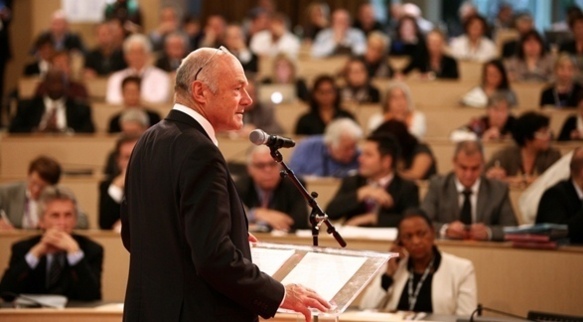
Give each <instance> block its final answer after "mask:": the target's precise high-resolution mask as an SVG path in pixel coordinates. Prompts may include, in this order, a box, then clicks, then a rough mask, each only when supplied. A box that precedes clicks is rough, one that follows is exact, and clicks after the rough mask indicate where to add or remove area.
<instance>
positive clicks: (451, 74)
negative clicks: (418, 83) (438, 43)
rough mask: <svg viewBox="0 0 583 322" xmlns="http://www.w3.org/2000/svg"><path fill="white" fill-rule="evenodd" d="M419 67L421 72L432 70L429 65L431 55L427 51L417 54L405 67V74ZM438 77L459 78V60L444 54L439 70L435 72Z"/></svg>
mask: <svg viewBox="0 0 583 322" xmlns="http://www.w3.org/2000/svg"><path fill="white" fill-rule="evenodd" d="M415 69H417V70H418V71H419V72H420V73H427V72H430V71H431V67H430V65H429V56H427V53H424V54H421V55H417V56H416V57H415V58H414V59H413V60H411V62H410V63H409V65H407V67H405V69H403V73H404V74H408V73H410V72H411V71H413V70H415ZM435 77H436V78H440V79H458V78H459V72H458V66H457V61H456V60H455V59H453V58H452V57H450V56H447V55H443V56H442V57H441V62H440V64H439V72H438V73H436V74H435Z"/></svg>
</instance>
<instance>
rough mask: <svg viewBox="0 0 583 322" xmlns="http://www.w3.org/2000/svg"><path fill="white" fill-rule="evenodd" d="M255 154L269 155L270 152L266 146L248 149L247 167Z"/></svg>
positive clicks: (253, 146) (255, 146) (254, 146)
mask: <svg viewBox="0 0 583 322" xmlns="http://www.w3.org/2000/svg"><path fill="white" fill-rule="evenodd" d="M257 153H268V154H269V153H271V150H270V149H269V147H268V146H267V145H263V144H261V145H252V146H251V147H249V149H248V150H247V160H246V161H247V165H251V162H252V159H253V156H254V155H255V154H257Z"/></svg>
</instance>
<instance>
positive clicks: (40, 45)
mask: <svg viewBox="0 0 583 322" xmlns="http://www.w3.org/2000/svg"><path fill="white" fill-rule="evenodd" d="M34 52H35V53H34V56H35V61H34V62H31V63H29V64H26V65H25V66H24V69H23V72H22V75H23V76H25V77H44V76H45V74H46V73H47V72H48V70H49V67H50V66H51V59H52V58H53V55H54V54H55V46H54V45H53V40H52V39H51V37H50V35H45V36H43V37H39V38H37V39H36V40H35V42H34Z"/></svg>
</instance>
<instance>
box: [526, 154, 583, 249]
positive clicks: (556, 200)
mask: <svg viewBox="0 0 583 322" xmlns="http://www.w3.org/2000/svg"><path fill="white" fill-rule="evenodd" d="M569 168H570V170H571V177H570V178H569V179H567V180H562V181H560V182H558V183H557V184H555V185H554V186H552V187H550V188H548V189H547V190H546V191H545V192H544V193H543V196H542V198H541V200H540V203H539V205H538V212H537V215H536V223H537V224H539V223H555V224H562V225H567V226H568V229H569V238H570V240H571V242H574V243H583V206H582V205H583V148H581V147H579V148H577V149H575V151H574V152H573V157H572V158H571V163H570V165H569Z"/></svg>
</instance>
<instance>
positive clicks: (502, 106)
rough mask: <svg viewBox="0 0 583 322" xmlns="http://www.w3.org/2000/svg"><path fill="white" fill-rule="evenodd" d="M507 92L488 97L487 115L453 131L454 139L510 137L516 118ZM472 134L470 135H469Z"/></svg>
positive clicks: (490, 139)
mask: <svg viewBox="0 0 583 322" xmlns="http://www.w3.org/2000/svg"><path fill="white" fill-rule="evenodd" d="M508 101H509V98H508V95H507V93H505V92H498V93H494V94H493V95H491V96H490V98H489V99H488V107H487V108H486V115H484V116H482V117H479V118H473V119H472V120H471V121H470V122H469V123H468V124H466V125H464V126H462V127H461V128H459V129H457V130H455V131H453V132H452V134H451V136H450V138H451V139H452V140H453V141H460V140H467V139H469V138H470V137H471V136H473V137H472V139H480V140H482V141H483V142H489V141H497V140H503V139H507V138H509V137H510V134H511V133H512V130H513V129H514V125H515V124H516V118H515V117H514V116H513V115H512V114H510V104H509V102H508ZM468 134H470V137H468Z"/></svg>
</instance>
